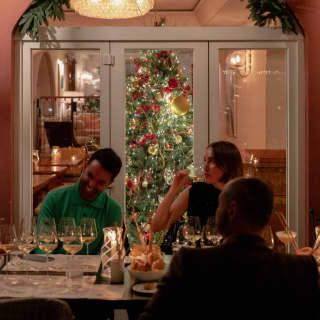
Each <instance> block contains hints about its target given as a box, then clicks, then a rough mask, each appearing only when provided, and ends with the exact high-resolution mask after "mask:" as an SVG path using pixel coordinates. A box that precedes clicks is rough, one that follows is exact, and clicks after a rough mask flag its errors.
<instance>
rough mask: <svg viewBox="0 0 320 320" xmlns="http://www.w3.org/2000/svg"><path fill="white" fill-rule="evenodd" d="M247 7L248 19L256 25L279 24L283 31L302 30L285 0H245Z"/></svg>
mask: <svg viewBox="0 0 320 320" xmlns="http://www.w3.org/2000/svg"><path fill="white" fill-rule="evenodd" d="M240 1H242V2H243V1H244V0H240ZM246 1H248V5H247V6H246V8H247V9H249V10H250V15H249V19H251V20H252V21H254V25H255V26H258V27H264V26H271V25H275V26H276V25H278V22H280V24H281V29H282V32H283V33H292V32H293V33H295V34H298V33H299V32H301V33H302V34H303V35H304V30H303V27H302V25H301V24H300V22H299V20H298V18H297V17H296V16H295V14H294V12H293V11H292V9H291V8H290V7H289V5H288V3H287V2H286V1H285V0H246Z"/></svg>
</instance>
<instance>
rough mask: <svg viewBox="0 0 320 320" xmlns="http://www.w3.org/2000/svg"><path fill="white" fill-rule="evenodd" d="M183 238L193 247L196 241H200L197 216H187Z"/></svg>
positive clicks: (199, 227) (199, 226)
mask: <svg viewBox="0 0 320 320" xmlns="http://www.w3.org/2000/svg"><path fill="white" fill-rule="evenodd" d="M185 237H186V239H188V240H190V241H191V242H192V244H193V245H194V246H195V244H196V241H198V240H200V239H201V224H200V218H199V217H197V216H188V218H187V222H186V228H185Z"/></svg>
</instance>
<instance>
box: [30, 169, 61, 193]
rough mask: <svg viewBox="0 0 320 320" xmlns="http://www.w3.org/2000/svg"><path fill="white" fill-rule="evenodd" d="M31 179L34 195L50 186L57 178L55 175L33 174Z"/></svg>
mask: <svg viewBox="0 0 320 320" xmlns="http://www.w3.org/2000/svg"><path fill="white" fill-rule="evenodd" d="M32 178H33V179H32V184H33V193H36V192H39V191H41V190H43V189H45V188H47V187H48V186H49V185H50V184H52V183H53V182H54V181H55V180H56V178H57V176H56V175H55V174H34V175H33V176H32Z"/></svg>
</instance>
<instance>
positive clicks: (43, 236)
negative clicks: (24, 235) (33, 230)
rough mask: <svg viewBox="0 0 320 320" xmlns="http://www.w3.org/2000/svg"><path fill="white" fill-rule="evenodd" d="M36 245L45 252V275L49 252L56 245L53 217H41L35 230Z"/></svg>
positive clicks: (56, 238) (56, 237)
mask: <svg viewBox="0 0 320 320" xmlns="http://www.w3.org/2000/svg"><path fill="white" fill-rule="evenodd" d="M37 240H38V246H39V248H40V249H41V250H43V251H44V252H45V253H46V264H47V276H48V269H49V263H48V258H49V253H50V252H52V251H54V250H55V249H56V248H57V247H58V236H57V229H56V223H55V220H54V218H42V219H41V220H40V222H39V227H38V230H37Z"/></svg>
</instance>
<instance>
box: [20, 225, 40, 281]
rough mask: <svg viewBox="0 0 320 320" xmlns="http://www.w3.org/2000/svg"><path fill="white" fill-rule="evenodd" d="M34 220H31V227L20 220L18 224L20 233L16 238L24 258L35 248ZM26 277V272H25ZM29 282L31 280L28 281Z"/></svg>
mask: <svg viewBox="0 0 320 320" xmlns="http://www.w3.org/2000/svg"><path fill="white" fill-rule="evenodd" d="M35 229H36V228H35V219H33V220H32V223H31V225H28V224H27V223H24V221H23V220H22V222H21V224H20V231H19V237H18V248H19V250H20V251H22V252H23V253H24V256H25V258H26V257H27V256H28V255H29V254H30V252H31V251H32V250H34V249H35V248H36V246H37V237H36V230H35ZM27 277H28V271H27ZM29 280H31V279H29Z"/></svg>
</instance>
